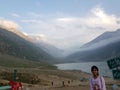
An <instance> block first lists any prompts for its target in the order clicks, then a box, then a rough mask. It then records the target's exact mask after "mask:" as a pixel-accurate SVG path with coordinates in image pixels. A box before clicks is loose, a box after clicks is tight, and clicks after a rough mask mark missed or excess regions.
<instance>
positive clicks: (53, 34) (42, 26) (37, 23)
mask: <svg viewBox="0 0 120 90" xmlns="http://www.w3.org/2000/svg"><path fill="white" fill-rule="evenodd" d="M35 15H36V17H35ZM35 15H33V16H34V17H32V18H31V19H30V18H29V19H24V20H21V21H22V23H24V24H25V25H26V28H27V29H28V30H29V32H30V33H35V34H36V33H37V34H43V35H44V36H45V38H47V39H48V42H51V43H53V44H54V45H56V46H58V47H60V48H64V49H65V48H70V47H72V46H75V45H76V46H77V45H78V47H80V46H81V45H83V44H85V43H86V42H88V41H90V40H92V39H94V38H95V37H97V36H98V35H100V34H102V33H103V32H105V31H114V30H116V29H118V28H120V24H119V23H118V22H120V17H117V16H115V15H114V14H113V15H109V14H107V13H106V12H105V10H104V9H103V8H100V7H96V8H93V9H91V10H90V12H89V13H87V14H86V15H85V16H83V17H74V16H70V15H69V16H68V17H67V15H65V16H64V15H62V16H58V15H57V16H55V15H53V17H52V16H51V17H52V18H50V17H47V18H46V19H43V18H42V19H41V17H40V18H39V17H38V16H41V15H39V14H38V15H37V14H35ZM42 16H43V15H42ZM54 16H55V17H54Z"/></svg>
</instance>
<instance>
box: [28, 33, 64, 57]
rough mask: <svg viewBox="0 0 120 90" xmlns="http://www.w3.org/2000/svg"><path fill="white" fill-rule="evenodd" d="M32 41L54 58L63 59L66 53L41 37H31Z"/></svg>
mask: <svg viewBox="0 0 120 90" xmlns="http://www.w3.org/2000/svg"><path fill="white" fill-rule="evenodd" d="M30 37H31V38H32V41H33V42H34V43H35V44H36V45H37V46H38V47H41V48H42V49H43V50H44V51H45V52H47V53H49V54H50V55H52V56H53V57H54V58H61V57H62V56H63V55H62V54H63V53H64V50H61V49H59V48H57V47H55V46H54V45H52V44H51V43H49V42H47V41H44V39H43V38H42V37H41V36H39V35H30Z"/></svg>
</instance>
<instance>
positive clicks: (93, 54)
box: [67, 29, 120, 61]
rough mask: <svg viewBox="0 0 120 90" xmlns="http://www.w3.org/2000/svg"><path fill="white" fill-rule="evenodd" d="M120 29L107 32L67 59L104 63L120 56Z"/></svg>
mask: <svg viewBox="0 0 120 90" xmlns="http://www.w3.org/2000/svg"><path fill="white" fill-rule="evenodd" d="M119 36H120V29H118V30H116V31H114V32H105V33H103V34H102V35H100V36H98V37H97V38H95V39H94V40H92V41H91V42H89V43H86V44H85V45H83V46H82V47H80V51H78V52H75V53H73V54H71V55H69V56H68V57H67V59H68V58H69V59H70V60H71V61H104V60H107V59H109V58H111V57H116V56H120V47H119V46H120V37H119Z"/></svg>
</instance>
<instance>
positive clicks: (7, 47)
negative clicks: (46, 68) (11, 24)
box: [0, 28, 53, 62]
mask: <svg viewBox="0 0 120 90" xmlns="http://www.w3.org/2000/svg"><path fill="white" fill-rule="evenodd" d="M27 39H29V38H28V37H27V36H25V35H24V34H23V33H21V32H19V31H17V30H15V29H13V30H12V29H10V30H8V29H4V28H0V54H6V55H12V56H15V57H19V58H22V59H28V60H32V61H41V62H52V60H53V58H52V57H51V55H49V54H48V53H46V52H45V51H44V50H42V48H40V47H37V46H35V45H34V44H33V43H32V42H30V41H28V40H27Z"/></svg>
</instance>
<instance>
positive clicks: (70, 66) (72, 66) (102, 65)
mask: <svg viewBox="0 0 120 90" xmlns="http://www.w3.org/2000/svg"><path fill="white" fill-rule="evenodd" d="M93 65H96V66H97V67H98V68H99V73H100V75H102V76H108V77H113V76H112V71H111V70H110V69H109V67H108V65H107V62H84V63H83V62H82V63H65V64H56V65H55V66H57V67H58V69H60V70H81V71H84V72H87V73H91V66H93Z"/></svg>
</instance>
